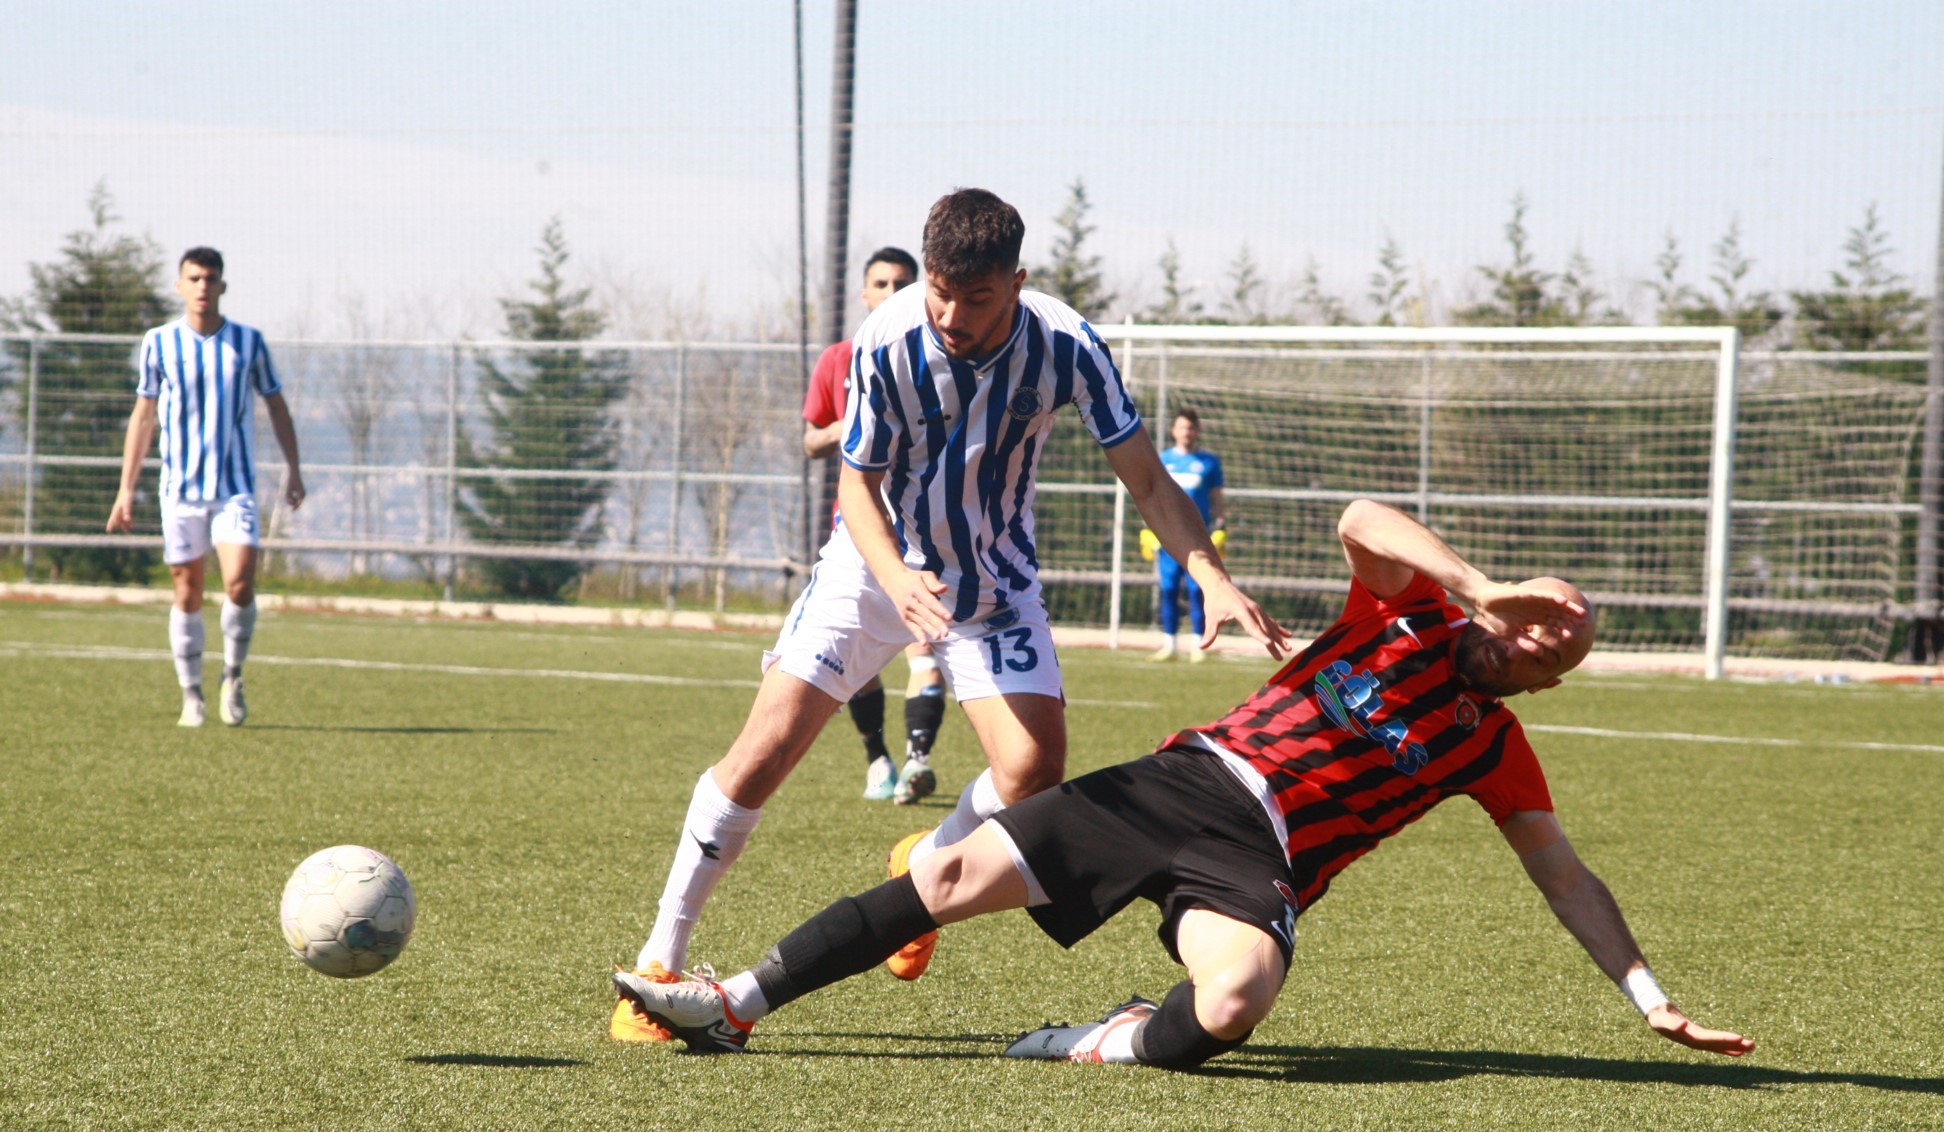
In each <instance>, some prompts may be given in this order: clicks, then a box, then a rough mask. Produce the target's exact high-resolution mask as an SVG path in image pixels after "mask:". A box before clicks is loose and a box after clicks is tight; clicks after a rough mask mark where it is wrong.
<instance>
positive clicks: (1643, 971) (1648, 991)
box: [1620, 966, 1667, 1018]
mask: <svg viewBox="0 0 1944 1132" xmlns="http://www.w3.org/2000/svg"><path fill="white" fill-rule="evenodd" d="M1620 990H1621V992H1622V993H1623V994H1625V995H1626V996H1627V997H1628V998H1629V999H1631V1000H1632V1001H1633V1004H1634V1009H1635V1010H1638V1011H1640V1016H1641V1017H1642V1018H1645V1017H1646V1016H1647V1015H1649V1014H1652V1013H1653V1012H1654V1010H1655V1008H1657V1007H1661V1006H1666V1005H1667V992H1666V991H1664V990H1662V989H1661V987H1660V984H1659V983H1657V982H1655V981H1654V973H1653V972H1652V971H1650V970H1648V969H1647V968H1646V967H1644V966H1642V967H1635V968H1634V969H1633V970H1631V971H1628V972H1627V977H1626V978H1624V979H1622V980H1620Z"/></svg>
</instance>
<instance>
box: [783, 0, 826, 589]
mask: <svg viewBox="0 0 1944 1132" xmlns="http://www.w3.org/2000/svg"><path fill="white" fill-rule="evenodd" d="M791 10H792V12H793V14H794V20H795V22H794V23H793V25H792V31H793V39H792V42H793V45H794V47H795V50H796V190H797V200H796V205H797V376H798V388H799V389H801V390H802V391H803V399H804V400H805V401H807V400H808V399H809V396H810V216H809V209H808V205H807V204H806V203H805V198H806V196H807V188H806V186H807V184H808V182H807V180H806V179H805V174H804V167H803V0H796V2H795V3H794V4H792V5H791ZM817 463H818V462H817V461H815V460H813V459H811V458H810V456H809V455H807V454H806V455H805V456H804V457H803V516H802V518H803V563H804V566H805V567H806V571H805V573H804V575H803V576H802V577H801V578H799V579H797V580H798V581H799V582H800V583H804V584H807V580H808V578H809V573H808V570H807V568H808V566H809V565H810V563H811V562H813V561H815V560H816V556H817V511H818V507H817V504H818V502H819V500H820V499H821V498H822V496H823V493H822V492H821V491H818V490H817V488H818V487H819V486H820V485H821V484H822V482H823V477H822V476H820V475H818V474H817V473H818V472H819V471H820V470H821V469H819V468H818V467H817ZM799 588H801V587H799Z"/></svg>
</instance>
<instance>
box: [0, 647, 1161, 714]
mask: <svg viewBox="0 0 1944 1132" xmlns="http://www.w3.org/2000/svg"><path fill="white" fill-rule="evenodd" d="M0 656H51V657H57V658H59V659H62V660H134V661H144V662H155V661H166V660H171V659H173V658H172V657H171V656H170V654H169V651H168V650H167V649H137V648H125V647H122V646H119V645H43V644H38V643H35V642H33V641H0ZM250 663H251V664H270V665H284V666H290V667H303V668H351V669H369V670H375V671H380V672H432V673H438V674H441V675H448V676H535V677H541V678H543V679H550V680H598V681H602V682H604V683H610V684H661V685H677V686H680V687H688V688H754V687H756V686H757V681H755V680H698V679H695V678H693V677H689V676H659V675H656V674H655V673H652V672H589V671H586V670H584V669H577V668H484V667H480V666H477V665H470V664H416V663H408V662H405V661H397V660H351V659H348V658H344V657H331V656H275V655H265V654H262V653H258V654H255V655H252V656H251V657H250ZM885 691H886V694H887V695H902V693H899V692H894V691H892V690H891V689H888V688H887V689H885ZM1067 703H1069V704H1072V705H1074V706H1077V707H1116V708H1151V707H1157V706H1159V705H1157V704H1154V703H1150V702H1148V701H1146V700H1077V699H1070V700H1068V701H1067Z"/></svg>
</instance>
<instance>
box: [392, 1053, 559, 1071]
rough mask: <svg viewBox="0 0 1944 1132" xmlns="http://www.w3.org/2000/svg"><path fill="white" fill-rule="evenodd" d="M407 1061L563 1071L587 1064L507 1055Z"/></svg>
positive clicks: (434, 1056) (433, 1056)
mask: <svg viewBox="0 0 1944 1132" xmlns="http://www.w3.org/2000/svg"><path fill="white" fill-rule="evenodd" d="M405 1060H407V1061H409V1062H412V1063H413V1064H414V1065H478V1066H483V1067H485V1068H487V1069H562V1068H568V1067H571V1066H576V1065H586V1064H587V1063H586V1062H585V1061H576V1060H575V1059H573V1058H571V1057H518V1056H515V1055H513V1054H505V1053H418V1054H413V1055H412V1056H411V1057H408V1058H406V1059H405Z"/></svg>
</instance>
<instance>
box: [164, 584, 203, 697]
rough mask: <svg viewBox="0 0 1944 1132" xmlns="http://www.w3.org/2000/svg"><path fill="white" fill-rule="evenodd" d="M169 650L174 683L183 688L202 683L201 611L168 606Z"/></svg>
mask: <svg viewBox="0 0 1944 1132" xmlns="http://www.w3.org/2000/svg"><path fill="white" fill-rule="evenodd" d="M169 651H170V652H171V653H173V654H174V655H175V668H176V683H178V684H181V685H182V686H183V687H184V688H194V687H198V686H200V685H201V684H202V658H203V620H202V612H201V611H200V610H198V611H197V612H195V613H184V612H183V611H182V610H180V609H177V608H176V607H175V606H173V605H172V606H170V607H169Z"/></svg>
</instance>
